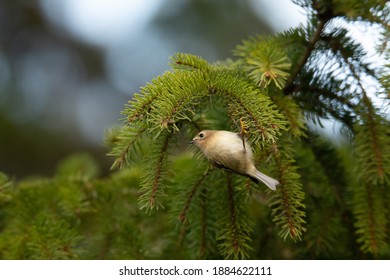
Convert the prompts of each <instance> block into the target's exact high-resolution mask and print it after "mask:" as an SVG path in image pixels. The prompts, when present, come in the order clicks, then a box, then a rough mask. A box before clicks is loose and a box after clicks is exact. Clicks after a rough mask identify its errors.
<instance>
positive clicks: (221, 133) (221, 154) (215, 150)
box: [190, 130, 279, 190]
mask: <svg viewBox="0 0 390 280" xmlns="http://www.w3.org/2000/svg"><path fill="white" fill-rule="evenodd" d="M190 143H194V144H195V145H196V146H198V147H199V149H200V150H201V151H202V152H203V154H204V155H205V156H206V157H207V159H208V160H209V161H210V162H211V163H212V164H214V165H215V166H217V167H219V168H223V169H227V170H230V171H233V172H235V173H238V174H240V175H244V176H247V177H249V178H250V179H251V180H252V181H254V182H255V183H259V182H260V181H261V182H263V183H264V184H266V185H267V186H268V187H269V188H270V189H271V190H276V186H277V185H278V184H279V182H278V181H277V180H275V179H273V178H271V177H269V176H267V175H265V174H263V173H261V172H260V171H259V170H257V169H256V167H255V165H254V164H253V153H252V148H251V146H250V145H249V144H248V142H246V140H245V142H243V138H242V137H241V135H240V134H239V133H234V132H231V131H225V130H203V131H201V132H199V133H198V135H196V136H195V137H194V138H193V139H192V141H190ZM244 143H245V145H244Z"/></svg>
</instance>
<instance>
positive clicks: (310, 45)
mask: <svg viewBox="0 0 390 280" xmlns="http://www.w3.org/2000/svg"><path fill="white" fill-rule="evenodd" d="M326 23H327V21H325V20H319V21H318V23H317V26H316V27H315V31H314V33H313V34H312V36H311V38H310V39H309V41H308V42H307V47H306V50H305V52H304V53H303V54H302V55H301V57H300V59H299V61H298V63H297V64H296V65H295V68H294V69H293V71H292V72H291V74H290V77H289V78H288V79H287V81H286V84H285V86H284V88H283V92H284V94H286V95H291V94H292V92H293V89H294V87H295V84H294V82H295V80H296V79H297V77H298V75H299V74H300V73H301V72H302V70H303V68H304V66H305V65H306V63H307V61H308V60H309V58H310V56H311V54H312V53H313V51H314V50H315V47H316V44H317V42H318V41H319V40H320V39H321V34H322V32H323V30H324V28H325V25H326Z"/></svg>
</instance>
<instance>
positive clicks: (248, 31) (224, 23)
mask: <svg viewBox="0 0 390 280" xmlns="http://www.w3.org/2000/svg"><path fill="white" fill-rule="evenodd" d="M305 20H306V17H305V14H304V12H303V10H301V9H300V8H299V7H298V6H296V5H294V4H292V3H291V2H290V1H289V0H273V1H265V0H245V1H242V0H229V1H226V0H217V1H216V0H213V1H211V0H148V1H145V0H40V1H32V0H2V1H1V2H0V171H2V172H5V173H7V174H9V175H11V176H13V177H16V178H23V177H26V176H32V175H43V176H46V175H48V176H50V175H52V174H53V173H54V171H55V168H56V163H57V162H58V161H59V160H60V159H62V158H63V157H65V156H66V155H68V154H71V153H75V152H80V151H86V152H88V153H91V154H92V155H93V156H94V157H95V158H96V159H97V160H98V162H99V163H100V167H101V171H102V174H105V173H107V172H108V170H109V166H110V165H111V163H112V159H111V158H108V157H107V156H106V153H107V149H106V148H105V146H104V135H105V132H106V130H107V129H109V128H110V127H113V126H115V125H116V124H118V123H120V119H121V114H120V111H121V110H122V109H123V108H124V104H125V103H126V102H127V101H128V100H129V99H130V98H131V96H132V94H134V93H135V92H138V90H139V88H140V87H141V86H143V85H145V84H146V83H147V82H148V81H150V80H151V79H153V77H155V76H157V75H159V74H161V73H163V72H164V71H166V70H168V69H169V66H168V62H169V57H170V56H171V55H173V54H174V53H175V52H187V53H192V54H195V55H199V56H202V57H203V58H205V59H207V60H209V61H211V62H213V61H217V60H221V59H226V58H228V57H231V56H232V53H231V51H232V49H233V48H234V47H235V46H236V45H238V44H240V43H241V42H242V40H243V39H247V38H248V37H249V36H254V35H257V34H273V33H275V32H279V31H283V30H286V29H288V28H290V27H294V26H297V25H298V24H300V23H303V22H305Z"/></svg>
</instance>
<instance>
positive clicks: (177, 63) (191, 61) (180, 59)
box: [170, 53, 210, 73]
mask: <svg viewBox="0 0 390 280" xmlns="http://www.w3.org/2000/svg"><path fill="white" fill-rule="evenodd" d="M170 64H171V66H172V67H173V69H177V70H187V71H188V70H189V71H193V70H200V71H201V72H204V73H206V72H208V71H209V68H210V66H209V63H208V62H207V61H206V60H204V59H203V58H201V57H199V56H195V55H192V54H184V53H176V54H175V55H174V56H173V57H171V63H170Z"/></svg>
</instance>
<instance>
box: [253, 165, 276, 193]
mask: <svg viewBox="0 0 390 280" xmlns="http://www.w3.org/2000/svg"><path fill="white" fill-rule="evenodd" d="M253 177H254V178H255V179H257V180H258V181H261V182H263V183H264V184H266V185H267V187H269V188H270V189H271V190H273V191H275V190H276V186H277V185H279V181H278V180H275V179H274V178H271V177H269V176H267V175H265V174H264V173H261V172H260V171H259V170H256V171H255V172H254V174H253Z"/></svg>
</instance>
